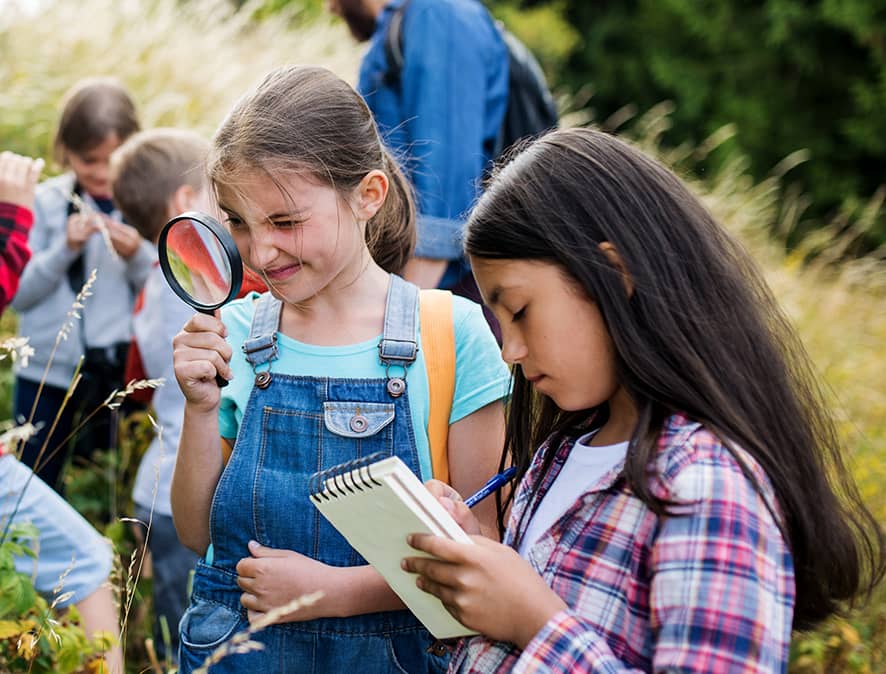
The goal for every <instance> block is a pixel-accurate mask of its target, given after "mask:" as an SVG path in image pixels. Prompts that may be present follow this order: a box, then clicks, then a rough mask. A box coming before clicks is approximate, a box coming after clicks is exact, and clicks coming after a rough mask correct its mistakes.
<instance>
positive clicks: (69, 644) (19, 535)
mask: <svg viewBox="0 0 886 674" xmlns="http://www.w3.org/2000/svg"><path fill="white" fill-rule="evenodd" d="M36 539H37V530H36V529H34V527H32V526H30V525H26V524H14V525H13V526H11V527H10V529H9V532H8V534H7V535H6V537H5V538H4V539H3V541H2V542H0V671H4V672H25V671H27V672H34V673H35V674H50V673H54V674H68V673H70V672H80V671H86V670H85V669H84V668H92V665H95V666H97V665H98V663H99V662H100V655H99V654H100V653H102V652H103V651H105V650H107V648H108V646H109V644H110V641H111V637H110V636H103V637H100V638H97V639H94V640H90V639H88V638H87V637H86V634H85V633H84V631H83V629H82V627H80V617H79V615H78V613H77V610H76V608H73V607H72V608H70V609H68V610H66V611H65V612H64V614H62V613H60V612H59V611H58V610H57V609H56V608H55V605H56V603H58V602H60V601H62V599H63V597H64V594H63V591H64V578H61V579H60V580H59V586H58V588H57V589H56V596H55V599H54V601H53V603H52V604H48V603H47V601H46V599H44V598H43V597H41V596H40V595H38V594H37V593H36V592H35V590H34V586H33V583H32V581H31V578H30V577H29V576H28V575H27V574H24V573H20V572H18V571H16V569H15V565H14V563H13V557H14V556H19V557H21V556H24V557H34V552H33V551H32V549H31V547H30V545H31V544H32V543H33V542H34V541H36Z"/></svg>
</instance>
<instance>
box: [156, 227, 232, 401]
mask: <svg viewBox="0 0 886 674" xmlns="http://www.w3.org/2000/svg"><path fill="white" fill-rule="evenodd" d="M157 249H158V254H159V258H160V269H161V270H162V271H163V276H165V277H166V282H167V283H168V284H169V286H170V287H171V288H172V290H173V292H175V294H176V295H178V296H179V297H180V298H181V299H182V300H184V301H185V302H187V303H188V304H189V305H191V306H192V307H194V308H195V309H196V310H197V311H199V312H201V313H204V314H212V313H213V312H214V311H215V310H216V309H218V308H219V307H221V306H223V305H224V304H226V303H227V302H229V301H230V300H232V299H234V298H235V297H237V294H238V293H239V292H240V285H241V284H242V283H243V261H242V260H241V259H240V253H239V251H238V250H237V246H236V245H235V244H234V240H233V239H232V238H231V235H230V234H229V233H228V231H227V230H226V229H225V228H224V227H223V226H222V224H221V223H220V222H219V221H218V220H216V219H215V218H213V217H212V216H211V215H207V214H206V213H199V212H197V211H188V212H187V213H182V214H181V215H178V216H176V217H174V218H173V219H172V220H170V221H169V222H167V223H166V224H165V225H164V226H163V230H162V231H161V232H160V240H159V241H158V242H157ZM215 381H216V382H217V383H218V385H219V386H227V385H228V381H227V380H226V379H225V378H224V377H222V376H221V375H216V376H215Z"/></svg>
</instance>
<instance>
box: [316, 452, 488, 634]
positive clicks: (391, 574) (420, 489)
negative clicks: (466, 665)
mask: <svg viewBox="0 0 886 674" xmlns="http://www.w3.org/2000/svg"><path fill="white" fill-rule="evenodd" d="M383 464H388V465H383ZM370 469H371V473H372V477H373V478H374V479H375V480H377V481H378V482H381V483H382V486H378V485H376V484H374V483H368V482H366V483H364V482H363V481H362V480H359V479H358V480H357V483H356V485H355V483H354V481H353V480H352V479H351V477H350V475H351V474H350V473H345V474H344V475H342V476H340V477H339V478H338V479H339V486H338V488H336V487H335V485H334V484H333V483H332V482H331V481H330V482H327V484H330V485H332V486H333V489H334V490H335V491H336V493H338V494H340V495H339V496H336V497H332V498H330V499H329V500H326V499H323V498H321V499H320V500H319V501H317V500H315V499H311V500H312V502H313V503H314V505H315V506H316V507H317V508H318V509H319V510H320V512H321V513H322V514H323V516H324V517H326V519H328V520H329V521H330V522H331V523H332V525H333V526H334V527H335V528H336V529H338V531H339V532H340V533H341V534H342V535H343V536H344V537H345V539H347V541H348V543H350V544H351V545H352V546H353V547H354V548H355V549H356V550H357V551H358V552H359V553H360V554H361V555H363V557H365V558H366V561H368V562H369V563H370V564H372V566H373V567H375V569H376V570H377V571H378V572H379V573H381V575H382V576H384V578H385V580H386V581H387V582H388V584H389V585H390V586H391V589H393V590H394V592H395V593H396V594H397V596H399V597H400V598H401V599H402V600H403V602H404V603H405V604H406V605H407V606H408V607H409V609H410V610H411V611H412V612H413V613H414V614H415V616H416V617H417V618H418V619H419V620H420V621H421V622H422V624H423V625H424V626H425V627H427V628H428V631H429V632H430V633H431V634H433V635H434V636H435V637H437V638H440V639H446V638H450V637H457V636H464V635H468V634H476V632H473V631H471V630H469V629H468V628H466V627H464V625H462V624H461V623H459V622H458V621H457V620H456V619H455V618H453V617H452V615H451V614H450V613H449V612H448V611H447V610H446V609H445V608H444V607H443V604H441V603H440V600H439V599H437V598H436V597H434V596H433V595H430V594H427V593H426V592H423V591H422V590H420V589H418V588H417V587H416V586H415V579H416V576H415V575H414V574H410V573H407V572H405V571H403V570H402V569H401V568H400V560H402V559H403V558H404V557H414V556H421V555H423V554H424V553H421V552H419V551H417V550H415V549H413V548H411V547H409V545H407V543H406V536H407V535H408V534H410V533H429V534H434V535H438V536H446V537H447V538H452V539H455V540H458V541H461V542H467V543H472V541H471V539H470V537H469V536H468V535H467V534H466V533H465V532H464V531H463V530H462V529H461V527H459V526H458V524H456V522H455V520H453V519H452V517H451V516H450V515H449V513H447V512H446V510H444V509H443V506H441V505H440V503H439V502H437V500H436V498H434V497H433V496H432V495H431V493H430V492H428V490H427V489H425V487H424V485H422V484H421V482H420V481H419V480H418V478H417V477H416V476H415V475H413V473H412V472H411V471H410V470H409V469H408V468H407V467H406V466H405V464H403V463H402V462H401V461H400V460H399V459H396V460H395V461H392V460H391V459H385V460H384V461H382V462H378V463H377V464H374V465H373V466H371V467H370ZM343 480H344V483H345V484H346V485H348V486H350V487H352V488H353V489H354V491H353V493H352V492H351V491H345V492H342V490H341V483H342V481H343ZM360 486H362V491H361V490H360V488H359V487H360ZM369 487H371V488H369Z"/></svg>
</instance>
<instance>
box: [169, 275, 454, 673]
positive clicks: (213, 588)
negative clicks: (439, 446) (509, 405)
mask: <svg viewBox="0 0 886 674" xmlns="http://www.w3.org/2000/svg"><path fill="white" fill-rule="evenodd" d="M417 302H418V289H417V288H416V287H415V286H413V285H411V284H408V283H406V282H405V281H403V280H402V279H400V278H399V277H397V276H391V284H390V287H389V290H388V298H387V305H386V307H385V323H384V334H383V336H382V341H381V343H380V345H379V355H380V357H381V361H382V363H383V364H384V365H385V366H386V369H387V373H388V374H387V378H386V379H329V378H323V377H301V376H291V375H286V374H282V373H277V372H274V371H273V360H274V359H275V358H276V357H277V345H276V333H277V328H278V325H279V321H280V309H281V306H282V305H281V303H280V301H279V300H276V299H274V298H273V297H272V296H271V295H270V294H265V295H262V297H261V298H260V299H259V300H258V301H257V304H256V310H255V315H254V317H253V320H252V327H251V330H250V338H249V339H248V340H246V343H245V344H244V345H243V350H244V352H245V353H246V358H247V360H248V361H249V362H250V363H251V364H252V366H253V370H254V371H255V373H256V384H255V386H254V387H253V389H252V394H251V395H250V398H249V402H248V404H247V406H246V410H245V412H244V415H243V421H242V424H241V428H240V432H239V433H238V434H237V442H236V444H235V446H234V452H233V454H232V455H231V458H230V461H229V463H228V465H227V467H226V468H225V470H224V472H223V473H222V476H221V478H220V479H219V482H218V486H217V487H216V490H215V496H214V498H213V502H212V510H211V514H210V523H209V526H210V537H211V540H212V545H213V561H212V563H211V565H210V564H208V563H206V562H203V561H201V562H199V563H198V565H197V570H196V573H195V576H194V584H193V590H192V594H191V603H190V606H189V608H188V610H187V612H186V613H185V615H184V617H183V618H182V622H181V626H180V630H181V652H180V656H181V669H180V671H181V672H182V674H187V673H188V672H191V671H192V670H193V669H195V668H197V667H199V666H200V665H201V664H202V663H203V661H204V660H205V658H206V657H207V656H208V655H209V654H211V653H212V652H213V651H214V650H215V649H216V648H218V647H219V646H221V645H222V644H223V643H224V642H225V641H227V640H228V639H230V638H231V636H233V635H234V634H235V633H237V632H239V631H241V630H244V629H246V628H247V627H248V622H247V620H246V611H245V609H244V608H243V607H242V606H241V605H240V594H241V591H240V589H239V587H238V586H237V583H236V580H237V575H236V572H235V566H236V564H237V562H238V561H239V560H240V559H241V558H243V557H246V556H248V554H249V552H248V550H247V547H246V544H247V542H248V541H249V540H250V539H255V540H257V541H258V542H259V543H261V544H262V545H266V546H270V547H272V548H284V549H289V550H295V551H297V552H300V553H302V554H304V555H308V556H310V557H313V558H314V559H317V560H319V561H321V562H323V563H325V564H330V565H333V566H354V565H360V564H365V563H366V562H365V560H364V559H363V558H362V557H360V556H359V555H358V554H357V553H356V552H355V551H354V550H353V548H351V547H350V546H349V545H348V543H347V542H346V541H345V539H344V538H343V537H342V536H341V535H340V534H339V533H338V532H337V531H336V530H335V529H334V528H333V527H332V526H331V525H330V524H329V523H328V522H327V521H326V520H325V519H324V518H323V517H322V516H321V515H320V512H319V511H318V510H317V509H316V508H315V507H314V506H313V505H312V504H311V503H310V501H309V499H308V479H309V478H310V476H311V475H312V474H313V473H314V472H315V471H318V470H323V469H326V468H329V467H331V466H334V465H336V464H338V463H342V462H344V461H350V460H352V459H355V458H357V457H361V456H366V455H368V454H371V453H373V452H379V451H381V452H384V453H386V454H388V455H391V454H396V455H397V456H399V457H400V458H401V459H402V460H403V461H404V462H405V463H406V464H407V465H408V466H409V467H410V468H411V469H412V470H413V471H414V472H415V473H416V474H418V473H419V462H418V455H417V452H416V449H415V439H414V435H413V430H412V422H411V417H410V413H409V396H408V393H407V391H406V384H405V379H406V371H407V368H408V366H409V365H410V364H411V363H412V362H413V361H414V360H415V356H416V351H417V339H416V334H417V333H416V325H415V316H416V309H417ZM252 640H254V641H258V642H260V643H262V644H264V649H263V650H258V651H252V652H249V653H246V654H238V655H231V656H229V657H227V658H225V659H223V660H221V661H220V662H219V664H217V665H214V666H213V667H212V668H211V670H210V671H211V672H212V674H217V673H220V672H317V673H324V674H325V673H327V672H332V673H334V672H347V673H348V674H356V673H357V672H360V673H361V674H374V673H382V672H385V673H387V672H410V673H420V672H421V673H423V672H442V671H445V669H446V665H447V661H448V656H447V657H444V656H440V655H434V654H431V653H429V652H427V649H428V648H429V647H430V646H431V645H432V644H433V643H434V639H433V637H432V636H431V635H430V634H429V633H428V631H427V630H426V629H425V628H424V627H422V625H421V623H419V621H418V620H417V619H416V618H415V617H414V616H413V615H412V614H411V613H410V612H408V611H394V612H383V613H372V614H367V615H362V616H356V617H352V618H321V619H317V620H311V621H307V622H291V623H286V624H283V625H273V626H271V627H269V628H266V629H265V630H263V631H261V632H258V633H256V634H255V635H253V636H252Z"/></svg>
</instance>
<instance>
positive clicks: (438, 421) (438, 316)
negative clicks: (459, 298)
mask: <svg viewBox="0 0 886 674" xmlns="http://www.w3.org/2000/svg"><path fill="white" fill-rule="evenodd" d="M419 325H420V330H421V348H422V351H423V352H424V359H425V369H426V370H427V373H428V399H429V400H428V407H429V412H428V442H429V443H430V448H431V467H432V468H433V473H434V478H435V479H437V480H441V481H443V482H446V483H447V484H448V483H449V416H450V414H451V413H452V397H453V395H455V328H454V326H453V323H452V293H451V292H449V291H448V290H422V291H421V294H420V300H419Z"/></svg>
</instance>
